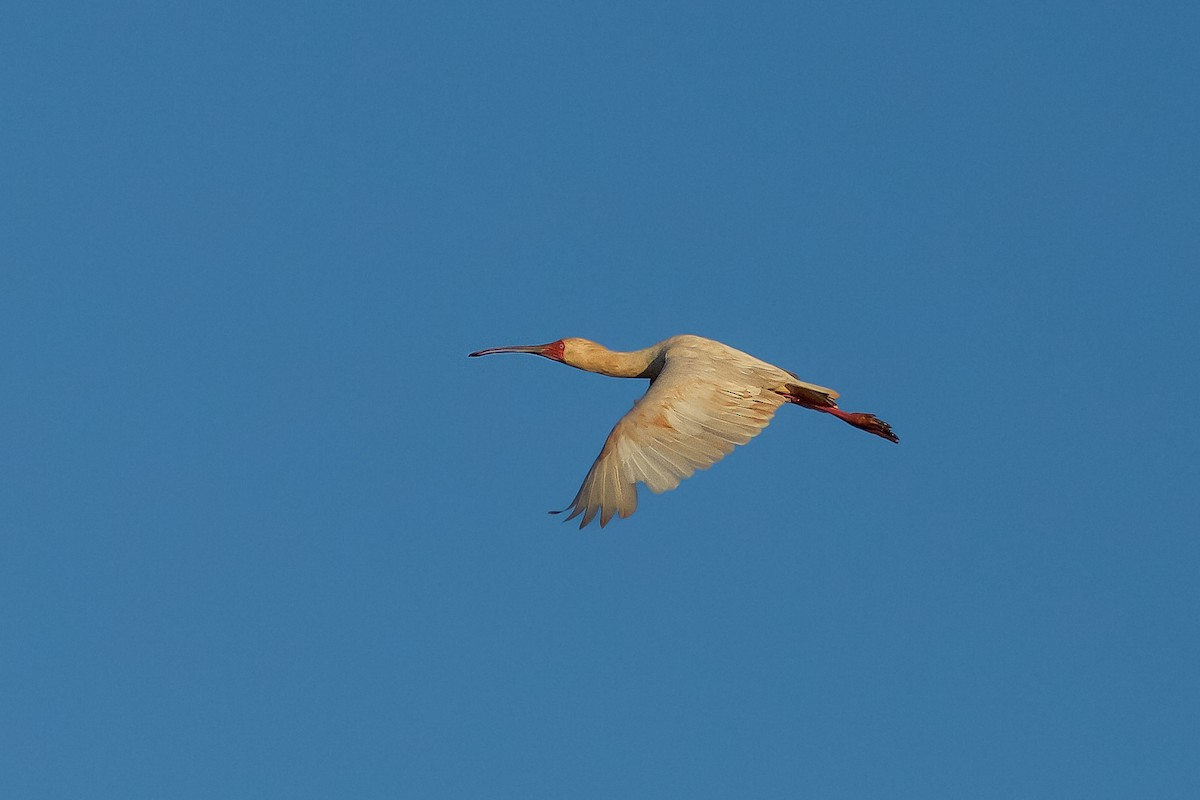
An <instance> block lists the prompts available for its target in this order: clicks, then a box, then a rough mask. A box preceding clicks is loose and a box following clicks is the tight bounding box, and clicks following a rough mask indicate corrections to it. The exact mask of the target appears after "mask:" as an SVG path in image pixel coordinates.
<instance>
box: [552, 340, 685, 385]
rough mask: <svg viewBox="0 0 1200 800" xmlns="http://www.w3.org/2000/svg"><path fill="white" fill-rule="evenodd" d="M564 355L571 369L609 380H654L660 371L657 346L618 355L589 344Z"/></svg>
mask: <svg viewBox="0 0 1200 800" xmlns="http://www.w3.org/2000/svg"><path fill="white" fill-rule="evenodd" d="M566 355H567V357H566V358H565V359H564V361H565V363H567V364H570V365H571V366H572V367H576V368H578V369H582V370H586V371H588V372H596V373H599V374H600V375H608V376H609V377H611V378H654V377H655V376H657V375H658V373H659V371H660V370H661V369H662V358H661V355H662V348H661V347H659V346H657V345H655V346H654V347H647V348H646V349H644V350H634V351H632V352H629V353H619V352H617V351H615V350H609V349H608V348H607V347H604V346H602V345H598V344H595V343H592V342H589V343H588V344H587V346H584V347H575V348H572V349H571V351H570V352H568V353H567V354H566Z"/></svg>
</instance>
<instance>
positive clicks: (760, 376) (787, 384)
mask: <svg viewBox="0 0 1200 800" xmlns="http://www.w3.org/2000/svg"><path fill="white" fill-rule="evenodd" d="M494 353H532V354H534V355H539V356H543V357H545V358H548V359H550V360H552V361H559V362H561V363H563V364H566V365H568V366H572V367H575V368H577V369H582V370H586V371H588V372H597V373H599V374H601V375H608V376H611V377H613V378H648V379H649V380H650V388H649V389H647V390H646V393H645V394H644V395H642V397H641V399H639V400H638V401H637V402H636V403H635V404H634V406H633V408H632V409H630V411H629V413H627V414H626V415H625V416H623V417H621V419H620V420H619V421H618V422H617V424H616V425H615V426H614V427H613V429H612V432H611V433H610V434H609V435H608V438H607V439H606V440H605V441H604V447H603V448H601V450H600V455H599V456H597V457H596V461H595V463H593V464H592V468H591V469H590V470H588V474H587V477H586V478H584V479H583V485H582V486H580V487H579V492H578V493H577V494H576V495H575V499H574V500H572V501H571V504H570V505H568V506H567V508H564V509H563V511H567V510H568V509H569V510H570V511H571V513H570V515H569V516H568V517H567V519H568V520H570V519H574V518H575V517H577V516H579V515H580V514H582V515H583V518H582V520H580V523H579V527H580V528H584V527H586V526H587V525H588V524H590V523H591V521H592V520H593V519H594V518H595V517H596V515H597V514H599V515H600V527H604V526H605V525H607V524H608V522H609V520H611V519H612V518H613V515H618V516H620V517H621V518H622V519H624V518H625V517H628V516H629V515H630V514H632V513H633V512H634V511H635V510H636V509H637V484H638V483H643V484H645V485H646V487H647V488H648V489H649V490H650V491H652V492H654V493H655V494H660V493H662V492H666V491H669V490H671V489H674V488H675V487H676V486H678V485H679V482H680V481H681V480H683V479H684V478H687V477H689V476H690V475H691V474H692V473H693V472H695V471H696V470H698V469H708V468H709V467H710V466H712V465H713V464H715V463H717V462H718V461H720V460H721V459H722V458H724V457H725V456H726V455H727V454H728V453H730V452H731V451H732V450H733V448H734V447H735V446H737V445H739V444H745V443H746V442H748V441H750V440H751V439H752V438H753V437H755V436H757V435H758V434H759V432H760V431H761V430H762V429H763V428H765V427H767V424H768V423H770V421H771V417H772V416H774V415H775V410H776V409H778V408H779V407H780V406H782V405H783V404H785V403H793V404H795V405H798V406H803V407H804V408H811V409H812V410H814V411H821V412H823V413H826V414H831V415H833V416H835V417H837V418H838V419H840V420H842V421H843V422H847V423H849V424H851V425H853V426H854V427H856V428H861V429H862V430H864V431H867V432H868V433H873V434H875V435H876V436H882V437H883V438H884V439H887V440H889V441H892V442H899V441H900V439H899V437H897V436H896V434H894V433H892V428H891V426H890V425H888V424H887V423H886V422H884V421H883V420H881V419H879V418H878V417H876V416H874V415H873V414H863V413H853V412H848V411H843V410H842V409H840V408H838V405H837V402H836V399H837V397H838V393H837V392H835V391H834V390H833V389H826V388H825V387H824V386H817V385H816V384H812V383H806V382H805V381H802V380H800V379H799V378H798V377H797V376H796V375H794V374H792V373H791V372H788V371H787V370H785V369H780V368H779V367H776V366H774V365H773V364H768V363H767V362H765V361H760V360H758V359H757V358H755V357H754V356H752V355H748V354H747V353H743V352H741V351H740V350H735V349H733V348H732V347H730V346H728V345H725V344H721V343H720V342H717V341H713V340H712V339H705V338H703V337H700V336H672V337H671V338H669V339H664V340H663V341H661V342H659V343H658V344H656V345H652V346H650V347H647V348H645V349H644V350H634V351H633V352H629V353H619V352H615V351H613V350H609V349H608V348H607V347H604V346H603V345H599V344H596V343H595V342H591V341H588V340H587V339H576V338H570V339H559V340H558V341H554V342H550V343H549V344H536V345H522V346H518V347H493V348H490V349H488V350H480V351H478V352H475V353H471V354H470V355H471V356H472V357H474V356H487V355H492V354H494ZM550 513H552V514H558V513H562V512H559V511H552V512H550Z"/></svg>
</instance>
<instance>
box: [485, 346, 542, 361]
mask: <svg viewBox="0 0 1200 800" xmlns="http://www.w3.org/2000/svg"><path fill="white" fill-rule="evenodd" d="M495 353H533V354H534V355H535V356H540V355H544V354H545V353H546V345H544V344H522V345H514V346H512V347H490V348H488V349H487V350H478V351H476V352H474V353H468V354H467V355H468V356H470V357H471V358H474V357H475V356H490V355H494V354H495Z"/></svg>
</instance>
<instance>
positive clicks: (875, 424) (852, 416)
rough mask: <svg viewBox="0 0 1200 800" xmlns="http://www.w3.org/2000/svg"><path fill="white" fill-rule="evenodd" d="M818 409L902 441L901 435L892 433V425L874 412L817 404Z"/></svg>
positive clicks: (877, 433)
mask: <svg viewBox="0 0 1200 800" xmlns="http://www.w3.org/2000/svg"><path fill="white" fill-rule="evenodd" d="M815 410H816V411H824V412H825V413H826V414H833V415H834V416H835V417H837V418H838V419H840V420H841V421H842V422H846V423H849V424H851V425H853V426H854V427H856V428H861V429H862V430H864V431H866V432H867V433H873V434H875V435H876V436H882V437H883V438H884V439H887V440H888V441H889V442H896V443H897V444H899V443H900V437H899V436H897V435H896V434H894V433H892V426H891V425H888V424H887V423H886V422H884V421H883V420H881V419H880V418H879V417H877V416H875V415H874V414H863V413H861V412H853V411H842V410H841V409H840V408H824V407H820V406H817V407H815Z"/></svg>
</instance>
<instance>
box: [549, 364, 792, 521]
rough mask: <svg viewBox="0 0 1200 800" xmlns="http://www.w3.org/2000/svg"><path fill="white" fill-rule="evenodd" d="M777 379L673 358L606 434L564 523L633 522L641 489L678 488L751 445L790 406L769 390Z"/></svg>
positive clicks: (739, 367)
mask: <svg viewBox="0 0 1200 800" xmlns="http://www.w3.org/2000/svg"><path fill="white" fill-rule="evenodd" d="M763 366H768V365H765V364H764V365H763ZM770 369H774V368H770ZM775 377H776V376H774V375H770V376H766V375H763V374H762V373H761V370H760V369H759V368H758V367H757V366H756V365H749V364H746V363H745V362H743V361H738V360H735V359H713V358H711V357H699V356H698V355H697V354H692V353H687V352H684V353H668V355H667V358H666V361H665V363H664V366H663V369H662V372H661V373H660V374H659V375H658V377H657V378H655V379H654V381H653V382H652V383H651V384H650V388H649V389H648V390H647V391H646V394H644V395H643V396H642V397H641V399H640V400H638V401H637V403H635V404H634V406H633V408H632V409H630V411H629V413H627V414H626V415H625V416H624V417H622V418H621V419H620V421H619V422H617V424H616V426H614V427H613V429H612V433H610V434H609V435H608V439H607V440H605V442H604V447H603V449H601V451H600V455H599V456H598V457H597V458H596V461H595V463H594V464H592V468H591V470H589V471H588V474H587V477H586V478H584V479H583V485H582V486H580V487H579V492H578V493H577V494H576V495H575V499H574V500H572V501H571V505H570V506H568V508H569V509H570V510H571V513H570V515H569V516H568V517H567V519H573V518H575V517H577V516H579V515H580V514H582V515H583V519H582V520H581V521H580V524H579V527H580V528H583V527H585V526H586V525H588V524H589V523H590V522H591V521H592V519H593V518H595V516H596V515H597V514H599V515H600V526H601V527H603V526H605V525H607V524H608V521H609V520H610V519H612V517H613V515H614V514H618V515H620V516H621V517H622V518H624V517H628V516H629V515H630V514H632V513H633V512H634V510H635V509H636V508H637V489H636V484H637V483H638V482H641V483H644V484H645V485H646V486H647V488H649V489H650V491H652V492H654V493H655V494H658V493H660V492H665V491H668V490H670V489H674V488H675V487H676V486H678V485H679V482H680V481H681V480H683V479H684V478H687V477H688V476H690V475H691V474H692V473H693V472H695V471H696V470H698V469H707V468H708V467H710V466H712V465H713V464H715V463H717V462H718V461H720V460H721V459H722V458H724V457H725V455H726V454H728V453H729V452H731V451H732V450H733V448H734V447H735V446H737V445H739V444H745V443H746V442H748V441H750V439H752V438H753V437H754V436H756V435H758V433H759V432H760V431H761V430H762V429H763V428H765V427H767V424H768V423H770V421H771V417H772V416H774V414H775V410H776V409H777V408H779V406H780V405H782V404H783V403H784V402H785V400H784V398H783V397H781V396H780V395H779V394H777V393H776V392H774V391H772V389H771V388H768V387H769V386H770V384H771V383H772V382H773V381H772V379H773V378H775ZM564 510H566V509H564ZM555 513H557V512H555Z"/></svg>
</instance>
